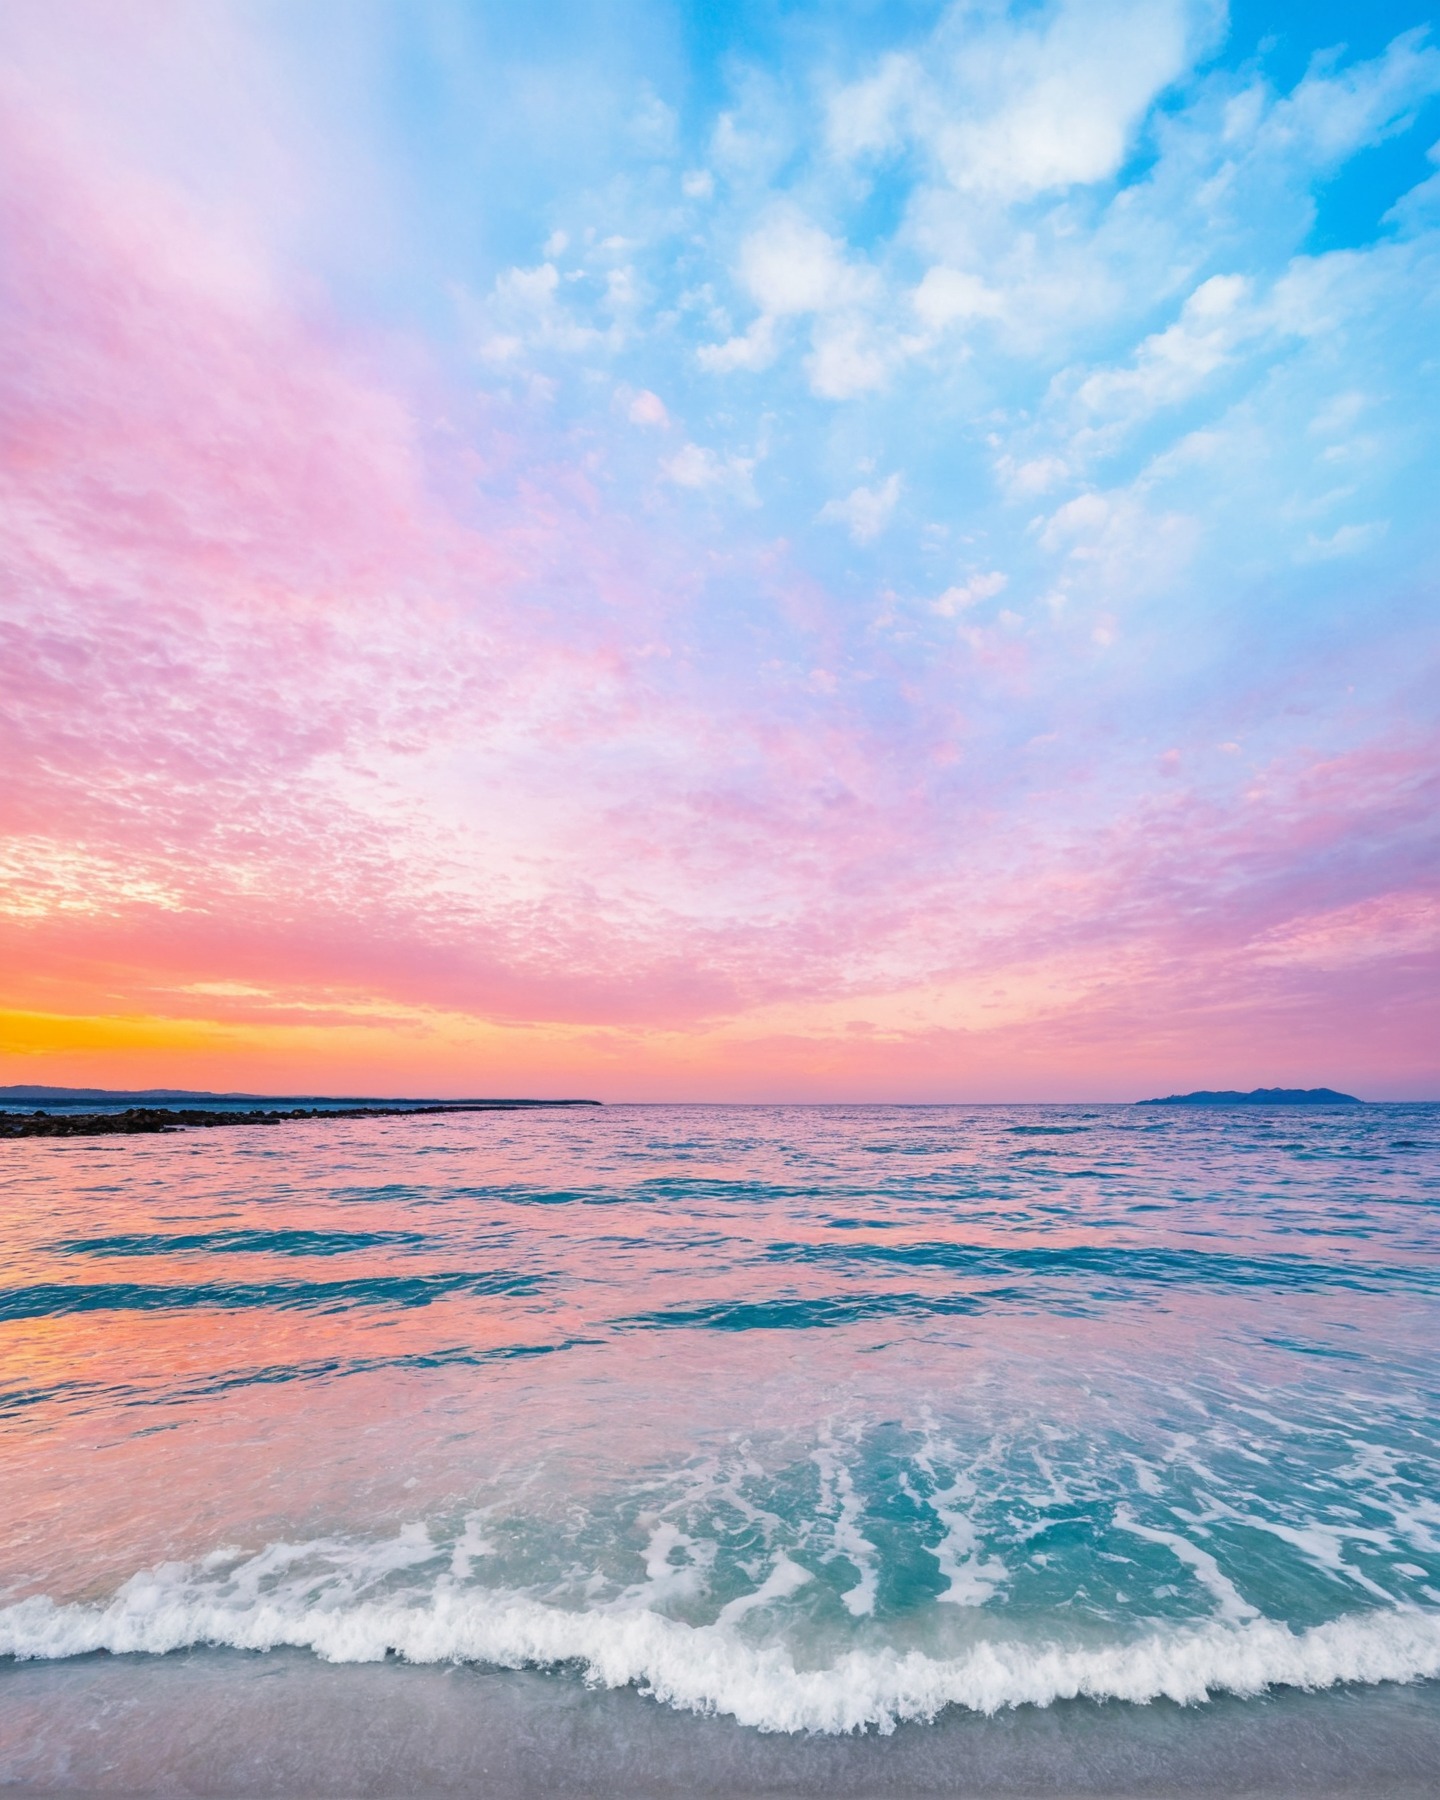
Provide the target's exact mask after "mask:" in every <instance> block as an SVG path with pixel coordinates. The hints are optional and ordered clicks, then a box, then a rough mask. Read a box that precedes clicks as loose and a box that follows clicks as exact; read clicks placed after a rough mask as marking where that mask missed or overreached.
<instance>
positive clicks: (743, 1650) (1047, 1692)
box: [0, 1565, 1440, 1733]
mask: <svg viewBox="0 0 1440 1800" xmlns="http://www.w3.org/2000/svg"><path fill="white" fill-rule="evenodd" d="M201 1645H212V1646H225V1647H229V1648H233V1649H239V1650H250V1651H265V1650H272V1649H276V1648H279V1647H281V1646H289V1647H294V1648H300V1649H308V1650H311V1651H313V1652H314V1653H315V1654H316V1655H317V1656H319V1657H321V1658H323V1659H325V1660H327V1661H330V1662H340V1663H347V1662H349V1663H359V1662H378V1661H382V1660H384V1659H385V1658H386V1657H387V1656H399V1657H401V1658H404V1659H405V1660H406V1661H409V1662H413V1663H444V1662H467V1663H478V1664H485V1665H490V1666H494V1667H500V1668H508V1669H517V1668H551V1669H558V1668H565V1667H569V1668H571V1669H574V1670H577V1671H579V1672H580V1673H581V1674H582V1675H583V1677H584V1679H585V1680H586V1681H588V1682H590V1683H592V1684H594V1685H596V1686H602V1687H609V1688H619V1687H626V1686H633V1687H635V1688H638V1689H639V1690H640V1691H641V1692H643V1693H646V1694H649V1695H651V1696H652V1697H653V1698H655V1699H656V1700H659V1701H662V1702H664V1703H666V1704H668V1705H670V1706H673V1707H676V1708H679V1709H682V1710H687V1711H692V1712H698V1713H721V1714H728V1715H730V1716H732V1717H734V1718H735V1719H736V1720H737V1721H738V1722H739V1723H741V1724H743V1725H749V1726H754V1727H756V1728H758V1729H759V1730H761V1731H775V1732H825V1733H838V1732H852V1731H857V1730H864V1729H867V1728H869V1729H874V1730H878V1731H881V1732H890V1731H893V1730H894V1728H895V1726H896V1725H897V1724H899V1723H900V1722H901V1721H903V1720H930V1719H933V1718H934V1717H935V1716H936V1715H937V1714H938V1713H940V1712H941V1711H942V1710H943V1709H944V1708H946V1707H948V1706H960V1707H966V1708H969V1709H971V1710H973V1711H976V1712H982V1713H987V1714H989V1713H995V1712H998V1711H1001V1710H1002V1709H1004V1708H1007V1707H1016V1706H1026V1705H1029V1706H1048V1705H1049V1704H1050V1703H1051V1702H1053V1701H1057V1700H1067V1699H1075V1698H1081V1697H1084V1698H1089V1699H1094V1700H1124V1701H1131V1702H1141V1703H1143V1702H1146V1701H1151V1700H1157V1699H1161V1698H1165V1699H1169V1700H1173V1701H1176V1702H1179V1703H1181V1704H1186V1705H1189V1704H1194V1703H1197V1702H1201V1701H1204V1700H1206V1699H1208V1698H1209V1697H1210V1696H1211V1695H1214V1694H1220V1693H1230V1694H1236V1695H1241V1696H1247V1695H1254V1694H1258V1693H1261V1692H1262V1691H1264V1690H1265V1689H1267V1688H1272V1687H1296V1688H1308V1689H1316V1688H1325V1687H1331V1686H1334V1685H1336V1684H1338V1683H1362V1684H1363V1683H1375V1682H1392V1681H1393V1682H1404V1681H1414V1680H1418V1679H1425V1678H1433V1677H1436V1676H1440V1612H1431V1611H1427V1610H1424V1609H1420V1608H1410V1607H1403V1608H1396V1609H1390V1610H1376V1611H1371V1612H1365V1613H1355V1614H1350V1615H1348V1616H1346V1617H1343V1618H1338V1619H1333V1620H1330V1621H1328V1622H1326V1623H1323V1624H1320V1625H1316V1626H1313V1627H1311V1628H1310V1629H1308V1630H1303V1631H1294V1630H1291V1629H1290V1628H1289V1627H1288V1626H1286V1625H1284V1624H1280V1623H1277V1622H1275V1621H1273V1620H1269V1619H1251V1620H1247V1621H1244V1622H1239V1623H1237V1622H1233V1621H1222V1620H1208V1621H1204V1622H1193V1623H1188V1624H1179V1625H1166V1626H1158V1625H1157V1626H1154V1627H1152V1628H1149V1629H1143V1628H1142V1629H1140V1630H1138V1631H1133V1632H1132V1633H1131V1634H1129V1635H1127V1636H1124V1637H1119V1636H1117V1637H1116V1638H1115V1639H1114V1640H1113V1641H1108V1642H1095V1641H1091V1642H1086V1643H1079V1642H1074V1643H1065V1642H1062V1641H1059V1640H1057V1639H1048V1640H1047V1639H1041V1638H1033V1639H1028V1640H1027V1639H1025V1638H1022V1637H1020V1636H1017V1635H1014V1634H1013V1633H1012V1634H1011V1635H1001V1634H999V1633H996V1634H995V1635H991V1636H988V1637H986V1638H984V1639H980V1640H977V1641H975V1642H974V1643H972V1644H971V1645H969V1646H967V1647H966V1648H965V1649H964V1650H963V1651H961V1652H960V1653H958V1654H955V1655H951V1656H946V1657H939V1656H933V1655H928V1654H925V1653H922V1652H920V1651H918V1650H914V1649H909V1650H905V1649H900V1648H897V1647H891V1646H883V1645H882V1646H874V1645H871V1646H863V1647H862V1646H857V1647H851V1648H849V1649H846V1650H844V1651H843V1652H842V1653H840V1654H838V1655H835V1656H834V1657H833V1658H832V1659H831V1660H829V1661H828V1662H825V1663H824V1664H823V1665H822V1666H810V1662H811V1659H810V1658H802V1659H801V1660H800V1661H798V1662H797V1659H796V1656H795V1654H794V1653H793V1650H792V1649H791V1648H790V1647H789V1646H786V1645H783V1644H780V1643H775V1642H769V1643H766V1642H756V1641H754V1640H752V1639H750V1638H749V1637H747V1636H746V1635H745V1633H744V1632H743V1631H742V1630H740V1629H737V1628H736V1626H735V1625H733V1624H731V1623H728V1622H724V1621H721V1622H716V1623H713V1624H708V1625H691V1624H686V1623H684V1622H682V1621H679V1620H676V1619H673V1618H668V1617H666V1616H664V1615H662V1614H660V1613H657V1612H655V1611H653V1610H650V1609H647V1608H629V1609H621V1608H611V1609H602V1610H590V1611H572V1610H567V1609H564V1608H561V1607H557V1606H554V1605H549V1604H546V1603H545V1602H544V1601H541V1600H537V1599H535V1598H533V1597H532V1596H529V1595H525V1594H518V1593H504V1592H496V1591H493V1590H489V1591H487V1590H477V1589H474V1588H466V1587H462V1586H458V1585H442V1586H440V1587H438V1588H436V1589H435V1590H433V1591H432V1592H430V1593H428V1594H426V1595H424V1596H423V1597H417V1596H415V1595H413V1594H412V1595H411V1596H409V1597H405V1598H400V1597H393V1598H387V1599H374V1600H362V1601H358V1602H355V1603H351V1604H338V1605H334V1604H332V1605H323V1604H322V1605H318V1606H317V1605H304V1604H299V1603H297V1602H296V1601H295V1600H292V1599H288V1598H286V1597H285V1596H283V1595H278V1596H256V1597H252V1598H250V1599H249V1600H247V1601H246V1602H245V1603H244V1604H236V1602H235V1600H234V1598H233V1597H230V1598H227V1597H225V1596H224V1595H222V1594H220V1593H219V1592H217V1591H216V1589H215V1587H214V1584H213V1581H209V1580H207V1579H206V1578H205V1576H204V1575H203V1574H198V1573H197V1572H196V1571H195V1570H194V1569H190V1568H186V1567H181V1566H177V1565H169V1566H167V1567H165V1568H161V1569H158V1570H155V1571H152V1572H149V1573H146V1574H143V1575H138V1576H136V1577H134V1578H133V1579H132V1580H131V1581H129V1582H127V1583H126V1584H125V1586H124V1587H123V1588H121V1589H120V1591H119V1592H118V1593H117V1594H116V1595H115V1596H114V1598H113V1599H112V1600H110V1601H109V1602H108V1603H106V1604H104V1605H98V1606H96V1605H83V1604H57V1603H56V1602H55V1601H53V1600H51V1599H49V1598H47V1597H44V1596H36V1597H32V1598H29V1599H25V1600H21V1601H18V1602H16V1603H14V1604H12V1605H10V1606H8V1607H5V1608H0V1655H6V1656H10V1657H15V1658H17V1659H31V1658H62V1657H71V1656H81V1655H86V1654H90V1653H93V1652H96V1651H109V1652H112V1653H115V1654H136V1653H140V1654H150V1655H163V1654H165V1653H167V1652H170V1651H176V1650H182V1649H187V1648H193V1647H197V1646H201Z"/></svg>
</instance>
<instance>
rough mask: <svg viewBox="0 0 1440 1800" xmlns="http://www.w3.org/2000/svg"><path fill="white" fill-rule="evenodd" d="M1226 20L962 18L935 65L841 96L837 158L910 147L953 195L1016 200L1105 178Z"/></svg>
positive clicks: (1190, 11)
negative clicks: (1215, 25) (1213, 28)
mask: <svg viewBox="0 0 1440 1800" xmlns="http://www.w3.org/2000/svg"><path fill="white" fill-rule="evenodd" d="M1214 13H1215V9H1214V8H1213V7H1210V6H1208V5H1205V4H1203V0H1202V3H1201V4H1198V5H1196V4H1186V3H1185V0H1099V3H1097V0H1086V3H1081V0H1062V4H1060V5H1058V6H1055V7H1051V8H1048V9H1047V10H1046V11H1045V13H1044V14H1042V15H1040V17H1039V20H1038V22H1035V23H1030V22H1026V23H1023V24H1022V23H1019V22H1017V21H1016V20H1014V19H1013V18H1012V17H1008V16H1006V15H1004V14H1000V13H991V15H990V17H989V19H988V20H986V19H985V17H984V15H983V14H981V15H979V16H977V14H976V11H975V10H974V9H972V8H970V7H967V6H955V7H953V8H952V9H951V11H950V12H949V13H948V14H947V15H946V18H945V20H944V21H943V22H942V24H941V26H940V27H939V29H938V30H937V32H936V33H935V36H934V38H933V39H932V41H931V44H930V45H929V46H928V48H927V51H926V54H925V56H924V58H923V59H919V58H911V57H900V56H891V57H888V58H886V59H885V61H883V62H882V63H881V64H880V66H879V68H878V69H877V70H876V71H875V73H874V74H872V75H869V76H867V77H865V78H864V79H863V80H861V81H858V82H856V83H854V84H852V85H851V86H849V87H847V88H844V89H842V90H841V91H840V92H839V93H838V94H836V95H835V96H834V98H833V99H832V101H831V103H830V108H829V131H828V135H829V142H830V145H831V148H832V149H833V151H834V152H835V153H836V154H837V155H840V156H844V157H852V158H853V157H857V156H861V155H865V154H869V153H873V152H875V151H883V150H887V149H889V148H891V147H893V146H894V145H895V144H896V143H898V142H899V141H900V140H901V139H902V138H909V139H910V140H911V141H913V142H914V143H916V144H917V145H918V146H919V147H920V148H921V149H922V151H924V152H925V153H926V154H927V155H928V156H929V157H930V159H931V160H932V161H933V162H934V164H935V165H936V166H937V167H938V168H939V169H940V170H941V171H942V173H943V175H944V177H945V179H946V180H947V181H948V182H949V183H950V185H951V186H952V187H955V188H957V189H961V190H963V191H967V192H973V193H983V194H989V195H993V196H996V197H1000V198H1005V199H1018V198H1024V197H1026V196H1029V195H1033V194H1039V193H1044V192H1046V191H1049V190H1054V189H1062V188H1066V187H1071V186H1074V185H1076V184H1078V183H1085V182H1094V181H1101V180H1104V179H1105V178H1106V177H1108V176H1110V175H1113V174H1114V173H1115V171H1116V170H1117V169H1118V168H1119V166H1120V163H1121V162H1122V160H1123V158H1124V156H1125V153H1126V149H1127V147H1128V145H1129V143H1130V140H1131V138H1132V136H1133V134H1134V131H1135V129H1136V127H1137V125H1138V124H1139V122H1140V120H1141V119H1142V118H1143V117H1144V115H1145V113H1146V112H1147V111H1148V109H1149V107H1150V105H1151V104H1152V102H1153V101H1154V100H1155V98H1156V96H1157V95H1158V94H1159V93H1160V92H1161V91H1162V90H1163V89H1164V88H1166V87H1167V86H1169V84H1170V83H1171V82H1172V81H1174V80H1175V79H1176V78H1177V77H1178V76H1179V75H1180V74H1182V73H1183V72H1184V70H1185V69H1186V67H1187V66H1188V64H1189V61H1190V58H1191V56H1192V55H1193V53H1194V49H1195V47H1196V41H1197V39H1198V38H1199V37H1200V36H1201V35H1202V33H1203V31H1204V29H1205V28H1206V27H1207V26H1208V25H1209V23H1210V21H1211V20H1212V19H1213V17H1214ZM1033 17H1034V15H1032V18H1033Z"/></svg>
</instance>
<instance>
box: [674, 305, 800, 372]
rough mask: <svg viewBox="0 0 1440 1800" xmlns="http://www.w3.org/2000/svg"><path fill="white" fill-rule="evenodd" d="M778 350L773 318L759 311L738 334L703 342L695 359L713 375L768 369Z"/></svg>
mask: <svg viewBox="0 0 1440 1800" xmlns="http://www.w3.org/2000/svg"><path fill="white" fill-rule="evenodd" d="M779 351H780V346H779V344H778V342H777V341H776V336H775V321H774V320H773V319H772V318H770V317H769V315H768V314H766V313H762V314H761V315H760V317H759V318H758V319H757V320H756V321H755V323H754V324H753V325H752V326H751V327H750V329H749V330H748V331H746V332H742V333H741V335H740V336H739V337H732V338H727V339H726V340H725V342H724V343H723V344H702V345H701V346H700V348H699V349H698V350H697V351H696V352H695V359H696V361H697V362H698V363H699V364H700V367H701V368H702V369H708V370H709V371H710V373H711V374H712V375H728V374H729V373H730V371H731V370H732V369H749V370H752V371H753V370H756V369H768V368H769V367H770V365H771V363H773V362H774V360H775V358H776V356H777V355H778V354H779Z"/></svg>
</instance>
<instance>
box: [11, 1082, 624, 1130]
mask: <svg viewBox="0 0 1440 1800" xmlns="http://www.w3.org/2000/svg"><path fill="white" fill-rule="evenodd" d="M599 1104H600V1102H599V1101H598V1100H511V1099H495V1100H376V1099H364V1098H343V1097H335V1096H331V1095H320V1094H304V1095H293V1094H284V1095H280V1094H209V1093H197V1092H194V1091H192V1090H189V1089H185V1088H148V1089H144V1090H142V1091H138V1092H137V1091H130V1092H123V1091H120V1090H117V1089H114V1088H60V1087H0V1138H16V1137H49V1138H53V1137H133V1136H136V1135H141V1134H144V1135H149V1134H151V1133H154V1132H162V1131H183V1130H186V1129H192V1130H193V1129H195V1128H197V1127H207V1126H210V1127H213V1126H217V1125H279V1124H281V1123H283V1122H285V1121H287V1120H291V1119H356V1118H360V1119H393V1118H407V1117H410V1116H413V1115H415V1114H418V1113H428V1114H434V1113H452V1112H519V1111H522V1110H528V1109H532V1108H542V1107H551V1106H599ZM22 1109H26V1110H22Z"/></svg>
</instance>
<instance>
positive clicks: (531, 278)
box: [464, 239, 616, 362]
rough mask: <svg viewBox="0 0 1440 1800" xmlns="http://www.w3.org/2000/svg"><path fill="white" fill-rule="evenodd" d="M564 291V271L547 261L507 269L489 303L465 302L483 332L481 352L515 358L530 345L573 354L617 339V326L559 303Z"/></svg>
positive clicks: (496, 359)
mask: <svg viewBox="0 0 1440 1800" xmlns="http://www.w3.org/2000/svg"><path fill="white" fill-rule="evenodd" d="M552 242H553V239H552ZM559 290H560V272H559V270H558V269H557V268H556V267H555V265H554V263H553V262H543V263H541V264H540V265H539V267H538V268H534V269H521V268H514V269H506V270H505V272H504V273H503V274H502V275H501V276H500V277H499V278H498V279H497V281H496V283H495V286H494V289H493V291H492V293H491V296H490V299H489V302H488V303H487V304H484V305H483V306H482V305H478V304H477V303H475V302H473V301H470V302H466V303H464V309H465V311H466V312H467V313H469V314H471V315H472V316H473V320H474V324H475V325H476V327H477V330H478V333H479V335H480V342H479V351H480V354H481V355H482V356H484V357H485V359H486V360H487V361H489V362H510V361H513V360H514V359H515V357H517V356H518V355H519V354H520V353H521V352H522V351H523V350H524V349H526V348H527V347H529V348H537V349H546V350H559V351H562V352H565V353H567V354H574V353H576V352H579V351H585V350H593V349H596V348H598V347H599V346H600V345H602V344H605V343H607V342H608V343H611V344H613V343H614V342H615V341H616V339H615V334H614V331H613V329H612V331H610V332H603V331H598V330H597V329H596V328H595V327H594V326H593V325H585V324H582V323H581V322H580V321H579V320H578V319H576V318H574V317H573V316H572V315H571V313H570V312H569V310H568V309H567V308H566V307H564V306H562V305H561V304H560V301H559Z"/></svg>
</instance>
